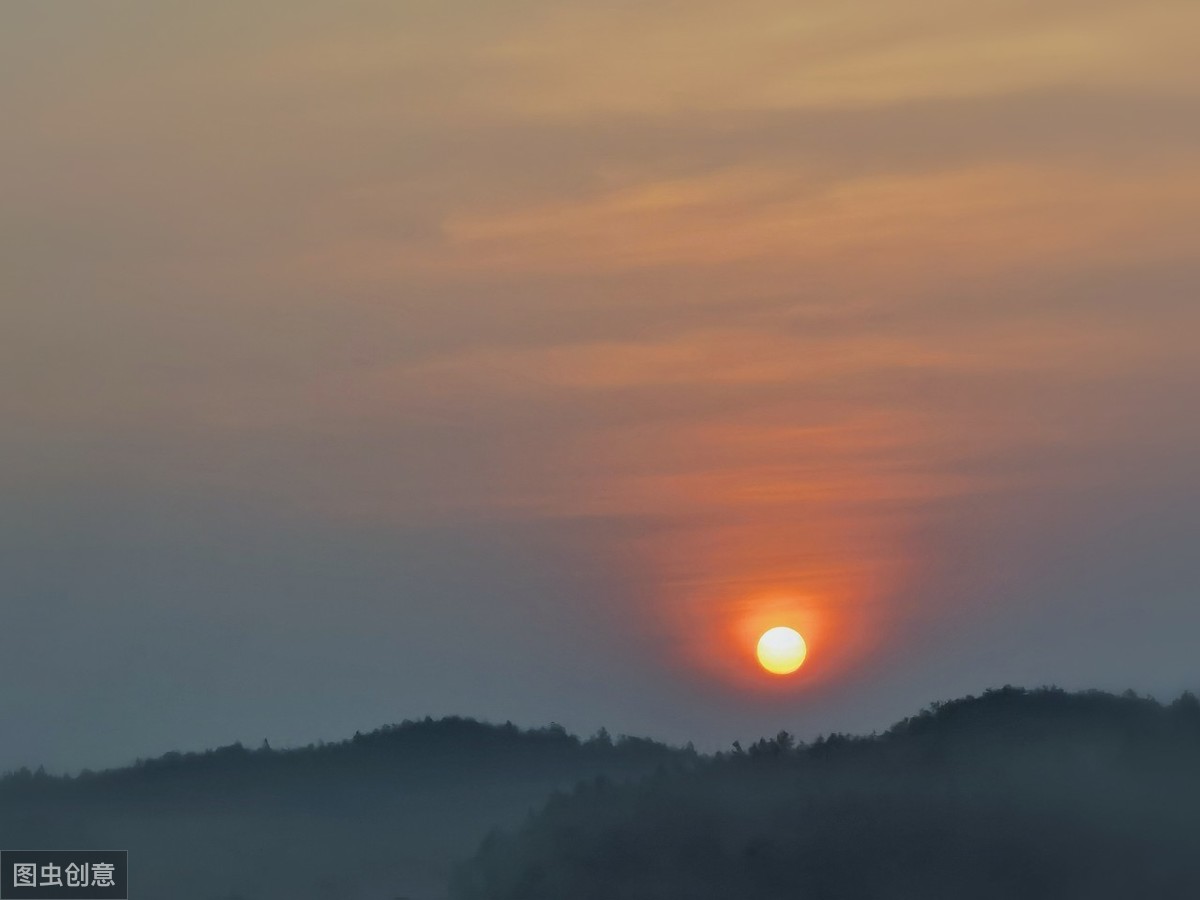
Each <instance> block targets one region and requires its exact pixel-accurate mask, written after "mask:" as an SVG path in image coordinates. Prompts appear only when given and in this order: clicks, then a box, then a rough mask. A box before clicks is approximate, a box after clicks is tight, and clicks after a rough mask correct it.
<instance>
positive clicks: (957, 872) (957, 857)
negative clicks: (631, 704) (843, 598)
mask: <svg viewBox="0 0 1200 900" xmlns="http://www.w3.org/2000/svg"><path fill="white" fill-rule="evenodd" d="M454 893H455V896H456V897H457V898H459V900H551V898H553V900H589V898H595V900H600V898H612V897H620V898H622V900H668V898H689V900H706V898H712V900H718V898H721V900H727V898H754V900H774V898H779V900H783V898H788V900H805V898H819V900H867V898H872V900H884V898H896V900H909V898H911V900H935V898H946V900H951V898H954V900H958V898H963V897H970V898H973V900H988V898H995V900H1002V898H1003V900H1009V898H1011V900H1018V898H1020V900H1029V898H1047V900H1050V898H1054V900H1064V898H1122V900H1127V898H1130V897H1154V898H1183V897H1197V896H1200V704H1198V703H1197V702H1196V700H1195V698H1194V697H1192V696H1191V695H1184V696H1183V697H1182V698H1180V700H1178V701H1176V702H1175V703H1174V704H1172V705H1170V706H1167V707H1164V706H1160V705H1159V704H1157V703H1155V702H1153V701H1150V700H1144V699H1139V698H1137V697H1133V696H1131V695H1126V696H1122V697H1115V696H1112V695H1108V694H1102V693H1098V692H1092V693H1083V694H1068V693H1065V692H1062V691H1058V690H1041V691H1033V692H1028V691H1024V690H1019V689H1015V688H1005V689H1003V690H998V691H990V692H988V693H986V694H985V695H984V696H982V697H978V698H967V699H965V700H958V701H954V702H951V703H945V704H938V705H935V706H933V707H931V708H930V709H929V710H926V711H925V712H923V713H922V714H921V715H919V716H916V717H914V718H911V719H907V720H905V721H903V722H901V723H899V724H898V725H896V726H895V727H893V728H892V729H890V730H889V731H888V732H887V733H885V734H883V735H879V736H872V737H867V738H851V737H845V736H840V735H834V736H830V737H828V738H823V739H820V740H818V741H816V742H814V743H813V744H810V745H796V744H795V743H794V742H793V741H792V739H791V738H790V737H789V736H788V735H787V734H781V735H779V736H778V737H776V738H773V739H769V740H762V741H759V742H757V743H755V744H753V745H752V746H750V747H749V748H747V749H746V750H745V751H743V750H742V749H741V748H740V747H735V749H734V751H733V752H731V753H728V754H721V755H719V756H718V757H717V758H716V759H713V760H709V761H706V762H704V763H702V764H700V765H698V766H695V767H692V768H690V769H687V770H681V771H672V772H662V773H659V774H657V775H655V776H652V777H650V778H648V779H646V780H645V781H643V782H642V783H640V784H631V785H617V784H612V783H609V782H607V781H604V780H600V781H596V782H593V783H592V784H590V785H587V786H583V787H581V788H579V789H577V790H576V791H574V792H573V793H572V794H570V795H558V796H556V797H555V798H554V799H552V801H551V802H550V803H549V804H548V805H547V806H546V808H545V809H544V810H543V811H542V812H541V813H540V814H539V815H538V816H537V817H535V818H534V819H532V820H531V821H529V822H528V823H527V824H526V825H525V827H523V828H522V829H521V830H519V831H518V832H516V833H515V834H513V835H509V836H504V835H499V834H497V835H492V836H490V837H489V839H488V840H487V841H486V842H485V843H484V845H483V846H482V847H481V848H480V850H479V851H478V853H477V854H476V856H475V858H474V859H473V860H472V861H471V862H470V863H469V864H468V865H466V866H464V867H463V868H462V870H461V871H460V873H459V876H458V878H457V880H456V883H455V891H454Z"/></svg>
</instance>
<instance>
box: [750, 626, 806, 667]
mask: <svg viewBox="0 0 1200 900" xmlns="http://www.w3.org/2000/svg"><path fill="white" fill-rule="evenodd" d="M807 655H808V648H807V647H806V646H805V644H804V638H802V637H800V632H798V631H796V630H795V629H794V628H788V627H787V626H786V625H780V626H778V627H776V628H771V629H768V630H767V631H765V632H763V636H762V637H760V638H759V639H758V661H759V663H760V664H761V665H762V667H763V668H764V669H766V670H767V671H768V672H770V673H772V674H773V675H790V674H791V673H792V672H795V671H796V670H797V669H798V668H800V666H801V665H803V664H804V657H805V656H807Z"/></svg>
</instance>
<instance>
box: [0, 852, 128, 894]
mask: <svg viewBox="0 0 1200 900" xmlns="http://www.w3.org/2000/svg"><path fill="white" fill-rule="evenodd" d="M128 875H129V854H128V852H127V851H125V850H0V900H128V897H129V883H128Z"/></svg>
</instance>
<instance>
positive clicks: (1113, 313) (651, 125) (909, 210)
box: [0, 0, 1200, 769]
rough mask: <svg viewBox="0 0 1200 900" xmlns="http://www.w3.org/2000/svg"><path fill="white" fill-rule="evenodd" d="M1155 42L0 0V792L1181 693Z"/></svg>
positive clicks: (1030, 7)
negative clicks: (791, 641)
mask: <svg viewBox="0 0 1200 900" xmlns="http://www.w3.org/2000/svg"><path fill="white" fill-rule="evenodd" d="M1198 29H1200V6H1198V5H1197V4H1196V3H1195V2H1194V0H1178V2H1174V0H1150V2H1134V0H1050V2H1045V0H1040V2H1023V0H1007V2H993V0H974V2H963V0H958V2H948V0H912V2H906V3H897V2H895V0H871V2H858V3H847V2H844V0H799V2H797V0H786V2H785V0H745V2H741V3H737V4H730V3H729V2H727V0H726V2H708V0H688V2H656V0H652V2H646V0H639V2H603V3H600V2H586V3H585V2H577V0H576V2H570V0H567V2H563V0H559V2H551V0H513V2H508V3H494V2H486V3H485V2H481V0H476V2H465V0H430V2H378V3H364V2H360V3H343V2H336V3H335V2H333V0H324V2H315V0H286V2H285V0H272V2H245V0H239V2H236V3H234V2H228V3H164V2H160V0H152V2H151V0H148V2H139V3H130V2H105V3H72V2H65V0H63V2H46V0H30V2H16V0H8V2H5V3H4V4H3V5H0V114H2V115H3V121H4V122H5V123H6V124H5V127H4V130H3V136H2V137H0V148H2V150H0V198H2V202H0V229H2V239H0V367H2V369H0V371H2V374H3V378H2V379H0V414H2V420H0V421H2V422H3V429H2V431H0V492H2V494H0V496H2V499H3V503H2V505H0V576H2V581H0V615H2V617H3V625H2V626H0V723H2V724H0V735H2V736H3V740H2V741H0V769H4V768H10V767H13V766H17V765H21V764H29V765H36V764H38V763H45V764H46V765H47V767H48V768H52V769H62V768H74V767H79V766H85V765H87V766H101V765H109V764H115V763H121V762H125V761H128V760H130V759H132V758H133V757H134V756H138V755H150V754H156V753H161V752H163V751H166V750H171V749H198V748H202V747H206V746H213V745H215V744H220V743H228V742H231V741H234V740H242V741H245V742H248V743H257V742H259V741H260V740H261V739H262V738H263V737H268V738H270V739H271V741H272V743H273V744H276V745H280V744H287V743H294V742H308V741H310V740H316V739H318V738H325V739H330V738H338V737H344V736H346V735H347V734H349V733H351V732H353V731H354V730H355V729H364V730H365V729H369V728H372V727H375V726H377V725H379V724H382V723H385V722H393V721H398V720H400V719H403V718H406V717H416V716H424V715H425V714H427V713H429V714H433V715H442V714H450V713H459V714H466V715H475V716H480V717H484V718H488V719H494V720H500V721H503V720H505V719H512V720H514V721H517V722H519V723H522V724H542V723H545V722H549V721H558V722H561V723H563V724H564V725H567V726H568V727H570V728H572V729H576V730H580V731H582V732H585V733H587V732H590V731H592V730H594V729H595V728H596V727H598V726H600V725H606V726H607V727H608V728H609V729H610V730H612V731H613V732H622V731H627V732H634V733H647V734H651V735H654V736H658V737H663V738H667V739H671V740H679V741H684V740H687V739H695V740H696V742H697V743H698V744H699V745H700V746H702V747H710V748H711V747H719V746H726V745H727V744H728V742H729V741H731V740H732V739H734V738H742V739H743V740H744V739H746V738H748V737H749V738H753V737H755V736H757V735H759V734H762V733H774V732H775V731H777V730H779V729H780V728H788V729H790V730H793V731H795V732H797V733H799V734H800V735H801V736H804V737H811V736H813V735H815V734H816V733H817V732H819V731H828V730H830V729H852V730H867V731H869V730H871V729H872V728H877V727H878V728H882V727H884V726H886V725H888V724H889V723H890V722H891V721H892V720H894V719H896V718H898V717H900V716H902V715H905V714H908V713H910V712H913V711H915V710H916V709H917V708H919V707H920V706H921V705H923V704H925V703H927V702H928V701H930V700H934V699H939V698H948V697H952V696H957V695H960V694H963V693H967V692H976V691H979V690H982V689H983V688H986V687H988V686H993V685H1000V684H1003V683H1006V682H1012V683H1021V684H1026V685H1036V684H1043V683H1057V684H1060V685H1063V686H1066V687H1088V686H1096V687H1103V688H1116V689H1124V688H1126V687H1133V688H1134V689H1136V690H1138V691H1143V692H1152V693H1155V694H1157V695H1159V696H1164V697H1166V696H1171V695H1173V694H1174V693H1177V692H1178V691H1179V690H1181V689H1183V688H1185V687H1193V688H1197V687H1200V662H1198V660H1200V655H1198V653H1197V640H1198V639H1200V553H1198V552H1197V538H1198V536H1200V506H1198V505H1197V501H1198V500H1200V468H1198V466H1197V458H1198V453H1200V417H1198V416H1197V402H1196V401H1197V396H1198V391H1200V355H1198V354H1197V352H1196V343H1197V338H1198V337H1200V306H1198V296H1197V291H1198V288H1200V254H1198V252H1197V251H1198V250H1200V246H1198V243H1200V241H1198V235H1200V177H1198V176H1200V155H1198V151H1200V115H1197V108H1198V107H1197V101H1198V100H1200V63H1198V62H1197V59H1196V53H1195V36H1196V34H1197V33H1198ZM774 624H791V625H794V626H795V627H797V628H799V629H800V630H801V631H803V632H804V633H805V635H806V637H807V638H808V640H809V647H810V657H809V662H808V664H807V665H806V666H805V667H804V669H802V670H801V672H800V673H799V674H798V675H797V676H794V677H791V678H787V679H779V678H772V677H771V676H767V675H765V674H763V673H761V672H760V671H759V670H758V669H757V667H756V666H755V664H754V662H753V644H754V640H755V638H756V636H757V634H758V633H759V632H760V631H761V630H763V628H765V627H767V626H769V625H774Z"/></svg>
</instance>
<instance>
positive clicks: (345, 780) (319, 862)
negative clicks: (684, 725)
mask: <svg viewBox="0 0 1200 900" xmlns="http://www.w3.org/2000/svg"><path fill="white" fill-rule="evenodd" d="M694 758H695V754H693V753H691V752H690V751H687V750H676V749H673V748H670V747H667V746H665V745H663V744H659V743H656V742H654V741H650V740H645V739H641V738H628V737H622V738H619V739H617V740H612V739H610V738H609V737H608V735H607V734H606V733H604V732H601V733H600V734H598V735H596V736H595V737H593V738H591V739H588V740H581V739H580V738H577V737H575V736H573V735H570V734H568V733H567V732H566V731H565V730H563V729H562V728H561V727H559V726H549V727H547V728H541V729H534V730H522V729H519V728H517V727H515V726H513V725H511V724H505V725H489V724H484V723H480V722H477V721H474V720H471V719H463V718H446V719H439V720H434V719H430V718H426V719H424V720H421V721H409V722H404V723H402V724H400V725H395V726H389V727H385V728H381V729H378V730H376V731H372V732H370V733H366V734H356V735H355V736H354V737H353V738H352V739H349V740H346V741H341V742H337V743H329V744H320V745H312V746H308V747H303V748H297V749H288V750H275V749H271V748H270V747H268V746H266V744H265V743H264V744H263V745H262V746H260V747H258V748H254V749H248V748H246V747H243V746H241V745H240V744H234V745H232V746H227V747H220V748H217V749H215V750H209V751H205V752H201V753H168V754H166V755H164V756H160V757H157V758H155V759H147V760H140V761H138V762H137V763H136V764H135V765H133V766H130V767H128V768H120V769H112V770H107V771H103V772H84V773H81V774H80V775H78V776H76V777H52V776H47V775H44V774H39V773H32V772H29V771H27V770H22V771H20V772H16V773H12V774H9V775H8V776H7V777H5V778H3V779H2V780H0V846H3V847H6V848H14V849H15V848H20V847H28V848H55V847H58V848H63V847H96V848H106V847H107V848H120V849H128V850H129V851H130V871H131V879H132V880H133V883H134V884H135V885H136V886H137V888H138V890H139V896H143V897H164V898H165V897H170V898H172V900H227V898H245V900H277V898H278V900H284V898H287V900H308V898H338V900H355V898H361V900H392V898H394V897H396V896H411V897H413V898H415V900H434V898H437V897H440V896H442V894H443V893H444V888H445V884H446V880H447V877H448V875H449V872H450V870H451V866H452V864H453V863H454V862H456V861H458V860H461V859H462V858H464V857H466V856H468V855H469V854H470V853H471V852H472V850H473V849H474V848H475V847H476V846H477V845H478V843H479V841H480V839H481V838H482V837H483V836H484V835H485V834H486V833H487V832H488V830H489V829H491V828H493V827H496V826H499V825H512V824H515V823H517V822H519V821H520V820H521V819H522V818H523V817H524V816H526V815H527V814H528V813H529V811H530V810H532V809H535V808H537V807H539V806H541V805H542V803H544V801H545V799H546V797H547V796H548V794H549V793H550V792H551V791H552V790H553V789H555V788H564V787H569V786H570V785H572V784H574V783H575V782H576V781H579V780H581V779H591V778H594V777H596V776H604V777H606V778H612V779H616V780H618V781H620V780H622V779H626V778H633V777H639V776H642V775H645V774H647V773H650V772H653V771H656V770H658V769H659V768H672V767H676V766H686V765H689V764H691V763H690V761H691V760H693V759H694Z"/></svg>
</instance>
